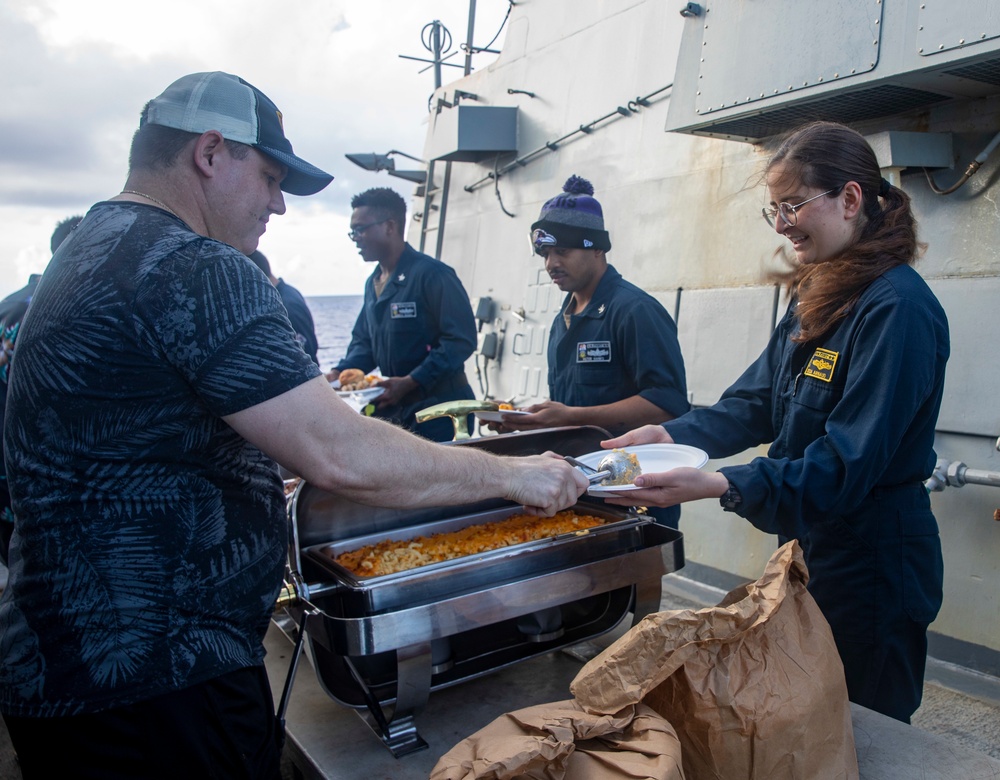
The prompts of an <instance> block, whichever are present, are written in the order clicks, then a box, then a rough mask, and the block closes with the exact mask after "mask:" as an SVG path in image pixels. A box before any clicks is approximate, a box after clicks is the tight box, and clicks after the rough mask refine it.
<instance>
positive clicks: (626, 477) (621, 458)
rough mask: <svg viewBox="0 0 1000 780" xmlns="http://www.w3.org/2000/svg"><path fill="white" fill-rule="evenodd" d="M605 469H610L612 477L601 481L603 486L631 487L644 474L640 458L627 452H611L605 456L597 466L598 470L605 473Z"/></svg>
mask: <svg viewBox="0 0 1000 780" xmlns="http://www.w3.org/2000/svg"><path fill="white" fill-rule="evenodd" d="M605 468H608V469H610V471H611V476H610V477H607V478H605V479H603V480H601V484H602V485H631V484H632V483H633V482H635V478H636V477H638V476H639V475H640V474H642V466H640V465H639V458H638V457H637V456H636V454H635V453H634V452H625V450H611V452H610V454H608V455H605V456H604V458H602V459H601V462H600V463H598V464H597V470H598V471H604V469H605Z"/></svg>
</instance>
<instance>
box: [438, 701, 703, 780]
mask: <svg viewBox="0 0 1000 780" xmlns="http://www.w3.org/2000/svg"><path fill="white" fill-rule="evenodd" d="M680 763H681V746H680V743H679V742H678V741H677V735H676V733H675V732H674V730H673V728H672V727H671V725H670V724H669V723H667V722H666V721H665V720H664V719H663V718H661V717H660V716H659V715H657V714H656V713H655V712H653V711H652V710H651V709H649V707H646V706H645V705H643V704H638V705H636V706H634V707H626V708H625V709H624V710H623V711H622V712H621V713H619V714H617V715H596V714H592V713H588V712H586V711H584V710H583V709H582V708H581V707H580V706H579V705H578V704H577V703H576V702H574V701H561V702H556V703H554V704H539V705H536V706H534V707H528V708H526V709H523V710H518V711H517V712H511V713H508V714H506V715H503V716H501V717H500V718H497V719H496V720H495V721H493V722H492V723H490V724H489V725H488V726H486V728H483V729H480V730H479V731H477V732H476V733H475V734H473V735H472V736H471V737H468V738H467V739H465V740H463V741H462V742H459V743H458V744H457V745H456V746H455V747H453V748H452V749H451V750H449V751H448V752H447V753H445V755H443V756H442V757H441V758H440V759H438V762H437V764H436V765H435V766H434V769H433V770H432V771H431V775H430V780H647V778H648V780H684V773H683V772H681V769H680Z"/></svg>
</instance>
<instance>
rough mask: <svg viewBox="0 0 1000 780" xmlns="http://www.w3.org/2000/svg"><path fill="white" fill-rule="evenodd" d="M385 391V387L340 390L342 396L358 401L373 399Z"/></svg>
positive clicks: (338, 393)
mask: <svg viewBox="0 0 1000 780" xmlns="http://www.w3.org/2000/svg"><path fill="white" fill-rule="evenodd" d="M384 392H385V388H384V387H366V388H365V389H364V390H338V391H337V395H339V396H340V397H341V398H353V399H354V400H356V401H371V400H372V399H373V398H378V397H379V396H380V395H382V393H384Z"/></svg>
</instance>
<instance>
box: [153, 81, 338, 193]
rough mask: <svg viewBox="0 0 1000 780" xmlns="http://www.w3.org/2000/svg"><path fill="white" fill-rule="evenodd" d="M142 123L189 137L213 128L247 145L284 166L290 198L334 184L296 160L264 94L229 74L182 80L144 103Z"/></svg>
mask: <svg viewBox="0 0 1000 780" xmlns="http://www.w3.org/2000/svg"><path fill="white" fill-rule="evenodd" d="M142 123H143V124H144V123H149V124H152V125H163V126H164V127H173V128H175V129H177V130H186V131H187V132H189V133H205V132H208V131H209V130H217V131H218V132H219V133H221V134H222V137H223V138H225V139H226V140H229V141H236V142H238V143H243V144H249V145H250V146H252V147H254V148H255V149H258V150H259V151H260V152H262V153H263V154H266V155H267V156H268V157H271V158H273V159H275V160H277V161H278V162H280V163H281V164H282V165H285V166H287V168H288V175H287V176H286V177H285V179H284V181H282V182H281V189H282V190H284V191H285V192H288V193H291V194H292V195H312V194H314V193H317V192H319V191H320V190H321V189H323V188H324V187H325V186H326V185H327V184H329V183H330V182H331V181H333V176H331V175H330V174H328V173H326V172H325V171H321V170H320V169H319V168H317V167H316V166H314V165H310V164H309V163H307V162H306V161H305V160H303V159H301V158H300V157H296V156H295V154H294V153H293V152H292V145H291V144H290V143H289V142H288V139H287V138H285V130H284V127H283V126H282V118H281V112H280V111H279V110H278V107H277V106H276V105H274V103H273V102H271V100H270V99H269V98H268V97H267V95H265V94H264V93H263V92H261V91H260V90H259V89H257V88H256V87H255V86H253V85H252V84H248V83H247V82H245V81H244V80H243V79H241V78H239V77H238V76H233V75H232V74H229V73H223V72H221V71H214V72H212V73H192V74H190V75H188V76H182V77H181V78H179V79H177V81H175V82H174V83H173V84H171V85H170V86H169V87H167V88H166V89H165V90H164V91H163V94H161V95H160V96H159V97H155V98H153V99H152V100H151V101H150V102H149V105H148V106H147V108H146V113H145V115H144V116H143V118H142Z"/></svg>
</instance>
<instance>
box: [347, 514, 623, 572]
mask: <svg viewBox="0 0 1000 780" xmlns="http://www.w3.org/2000/svg"><path fill="white" fill-rule="evenodd" d="M605 522H606V521H605V520H603V519H601V518H600V517H594V516H593V515H578V514H577V513H576V512H573V511H572V510H568V511H565V512H559V513H557V514H556V515H554V516H553V517H538V516H537V515H528V514H516V515H511V516H510V517H508V518H507V519H505V520H497V521H494V522H490V523H481V524H479V525H472V526H469V527H467V528H461V529H459V530H457V531H449V532H447V533H440V534H434V535H432V536H418V537H416V538H415V539H405V540H402V541H396V540H393V539H385V540H383V541H381V542H378V543H376V544H369V545H365V546H364V547H360V548H358V549H357V550H349V551H347V552H344V553H341V554H340V555H338V556H337V557H336V558H335V559H334V560H335V561H336V562H337V563H338V564H340V565H341V566H343V567H344V568H345V569H347V570H348V571H349V572H351V573H353V574H355V575H357V576H359V577H377V576H380V575H383V574H395V573H396V572H400V571H406V570H408V569H415V568H417V567H418V566H426V565H427V564H430V563H440V562H441V561H448V560H451V559H453V558H461V557H463V556H466V555H476V554H478V553H484V552H489V551H490V550H498V549H500V548H501V547H509V546H510V545H512V544H521V543H522V542H534V541H537V540H538V539H547V538H548V537H550V536H558V535H559V534H564V533H570V532H573V531H586V530H587V529H588V528H594V527H596V526H599V525H604V523H605Z"/></svg>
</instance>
